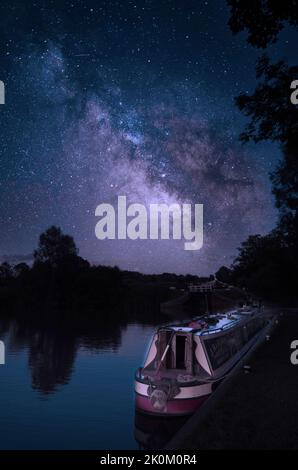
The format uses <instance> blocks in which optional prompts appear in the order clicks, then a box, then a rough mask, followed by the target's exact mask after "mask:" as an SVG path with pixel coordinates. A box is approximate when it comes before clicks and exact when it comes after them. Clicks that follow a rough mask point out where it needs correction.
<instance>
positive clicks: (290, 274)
mask: <svg viewBox="0 0 298 470" xmlns="http://www.w3.org/2000/svg"><path fill="white" fill-rule="evenodd" d="M227 3H228V5H229V6H230V7H231V17H230V21H229V25H230V27H231V29H232V31H233V32H234V33H238V32H240V31H243V30H245V29H246V30H247V31H248V42H249V43H250V44H252V45H254V46H256V47H261V48H265V47H266V46H267V45H268V44H269V43H272V42H275V41H276V40H277V38H278V34H279V32H280V31H281V29H282V28H283V26H284V23H285V22H288V23H289V24H291V25H293V26H295V27H298V8H297V1H295V0H285V1H283V2H276V1H272V0H254V1H250V2H247V1H244V0H227ZM256 76H257V79H259V80H260V81H259V84H258V85H257V87H256V89H255V91H254V93H252V94H251V95H246V94H244V93H242V94H240V95H239V96H238V97H237V98H236V104H237V105H238V107H239V109H240V110H241V111H242V112H243V113H244V114H245V115H246V116H247V117H248V118H250V121H249V123H248V124H247V126H246V128H245V129H244V131H243V132H242V133H241V135H240V140H242V142H249V141H253V142H260V141H262V140H270V141H272V142H276V143H278V144H280V146H281V150H282V159H281V160H280V162H279V163H278V165H277V167H276V169H275V170H274V171H273V172H272V173H271V175H270V178H271V182H272V192H273V194H274V195H275V201H276V206H277V208H278V209H279V222H278V225H277V228H276V229H275V230H273V231H272V232H271V233H270V234H268V235H266V236H263V237H262V236H260V235H254V236H251V237H249V238H248V239H247V240H246V241H245V242H244V243H242V246H241V247H240V249H239V256H238V258H237V259H236V260H235V262H234V265H233V276H234V278H235V280H238V281H239V282H240V283H242V284H243V285H246V286H247V287H248V288H251V289H252V290H255V291H258V292H263V293H264V294H265V295H267V296H268V297H273V296H276V295H278V293H279V294H280V295H281V294H282V295H284V296H285V297H286V298H287V299H290V298H296V299H297V292H296V279H297V276H298V266H297V262H296V260H297V258H298V236H297V233H298V230H297V229H298V214H297V209H298V158H297V157H298V107H297V106H295V105H293V104H292V103H291V101H290V95H291V88H290V85H291V83H292V81H293V80H295V79H297V77H298V66H289V65H288V64H286V63H285V62H284V61H279V62H277V63H275V64H271V63H270V61H269V59H268V57H267V56H266V55H263V56H262V57H261V58H260V59H259V61H258V64H257V67H256Z"/></svg>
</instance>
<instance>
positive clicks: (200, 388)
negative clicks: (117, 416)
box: [135, 379, 212, 416]
mask: <svg viewBox="0 0 298 470" xmlns="http://www.w3.org/2000/svg"><path fill="white" fill-rule="evenodd" d="M148 389H149V386H148V384H145V383H144V382H142V381H139V380H138V379H136V381H135V406H136V409H137V410H138V411H141V412H143V413H147V414H151V415H158V416H169V415H171V416H183V415H190V414H192V413H194V412H195V411H196V410H197V409H198V408H199V407H200V406H201V405H202V404H203V403H204V402H205V401H206V399H207V398H208V397H209V396H210V395H211V393H212V386H211V384H200V385H195V386H181V385H180V392H179V393H178V395H177V396H176V397H174V398H171V399H169V400H167V403H166V406H165V407H164V408H163V409H158V408H155V407H154V406H153V404H152V401H151V399H150V396H149V393H148Z"/></svg>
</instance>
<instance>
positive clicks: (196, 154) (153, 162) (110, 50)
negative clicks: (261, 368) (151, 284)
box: [0, 0, 297, 274]
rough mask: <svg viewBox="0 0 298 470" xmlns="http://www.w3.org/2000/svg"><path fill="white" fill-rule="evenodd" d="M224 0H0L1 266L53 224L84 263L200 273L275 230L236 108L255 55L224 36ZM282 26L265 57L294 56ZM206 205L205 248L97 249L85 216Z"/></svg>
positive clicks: (266, 147) (266, 150) (264, 168)
mask: <svg viewBox="0 0 298 470" xmlns="http://www.w3.org/2000/svg"><path fill="white" fill-rule="evenodd" d="M228 18H229V11H228V7H227V6H226V3H225V1H224V0H212V1H199V0H197V1H192V0H184V1H182V0H180V1H173V0H172V1H170V0H158V1H155V0H147V1H146V0H143V1H125V0H124V1H114V0H109V1H100V0H98V1H88V0H85V1H76V0H73V1H62V0H59V1H54V0H53V1H50V0H48V1H38V2H32V1H30V0H28V1H26V2H24V1H21V0H20V1H16V0H15V1H13V0H12V1H6V0H4V1H1V7H0V64H1V67H0V79H1V80H3V81H4V83H5V85H6V104H5V105H3V106H0V122H1V128H0V135H1V146H0V259H2V260H3V259H8V260H10V259H21V258H22V257H23V258H24V259H25V258H26V256H27V255H30V253H32V251H33V249H34V248H35V247H36V245H37V242H38V236H39V234H40V233H41V232H42V231H43V230H45V229H46V228H47V227H48V226H50V225H52V224H55V225H59V226H60V227H61V228H62V230H63V231H64V232H66V233H69V234H71V235H73V236H74V238H75V241H76V243H77V245H78V247H79V250H80V255H81V256H83V257H85V258H87V259H88V260H89V261H91V262H94V263H95V262H96V263H101V264H105V265H118V266H119V267H120V268H123V269H131V270H139V271H142V272H145V273H150V272H151V273H152V272H164V271H168V272H176V273H196V274H210V273H212V272H214V271H215V270H216V269H217V268H218V267H220V266H221V265H223V264H226V265H229V264H230V263H231V262H232V261H233V258H234V256H235V254H236V253H237V247H238V246H239V245H240V243H241V242H242V241H244V240H245V238H246V237H247V236H248V235H249V234H253V233H261V234H264V233H266V232H268V231H269V230H271V229H272V228H273V226H274V224H275V222H276V215H277V214H276V210H275V208H274V200H273V196H272V195H271V188H270V181H269V177H268V172H270V171H272V170H273V169H274V167H275V165H276V163H277V161H278V159H279V158H280V152H279V149H278V148H277V147H276V146H273V145H271V144H258V145H248V146H247V145H246V146H243V145H241V144H240V143H239V141H238V136H239V133H240V132H241V131H242V130H243V127H244V125H245V122H246V121H245V119H244V117H243V116H242V115H241V113H240V112H239V111H238V110H237V108H236V106H235V104H234V101H233V99H234V97H235V96H237V95H238V94H239V93H240V92H241V91H244V92H247V93H251V92H252V91H253V90H254V88H255V85H256V80H255V63H256V60H257V57H258V56H259V55H260V54H261V51H259V50H257V49H254V48H253V47H251V46H249V45H247V43H246V34H245V33H242V34H241V35H237V36H233V35H232V33H231V32H230V30H229V27H228V25H227V21H228ZM295 44H297V37H296V33H294V32H293V31H291V30H290V29H287V28H286V29H285V30H284V31H283V32H282V34H281V35H280V38H279V41H278V43H277V44H275V45H274V46H271V47H270V48H268V53H269V55H270V57H271V58H273V59H277V58H283V57H285V58H287V59H288V60H289V61H290V62H291V60H293V58H294V55H295V50H294V49H295V48H294V45H295ZM118 195H127V197H128V199H129V201H130V202H139V203H143V204H145V205H148V204H150V203H151V202H165V203H168V204H169V203H171V202H179V203H182V202H192V203H203V204H204V246H203V248H202V249H201V250H199V251H193V252H188V251H185V250H184V249H183V241H149V240H146V241H127V240H126V241H125V240H124V241H112V240H109V241H108V240H106V241H99V240H97V239H96V237H95V233H94V229H95V225H96V222H97V219H96V217H95V215H94V211H95V208H96V206H97V205H98V204H100V203H102V202H111V203H115V202H116V200H117V196H118Z"/></svg>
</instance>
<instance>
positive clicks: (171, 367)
mask: <svg viewBox="0 0 298 470" xmlns="http://www.w3.org/2000/svg"><path fill="white" fill-rule="evenodd" d="M267 323H268V319H267V317H266V316H265V315H264V313H263V311H262V308H261V307H259V306H256V305H251V306H243V307H241V308H239V309H235V310H232V311H229V312H226V313H216V314H210V315H203V316H200V317H198V318H195V319H193V320H191V321H189V322H184V323H182V324H178V325H167V326H163V327H160V328H159V329H158V330H157V332H156V333H155V334H154V336H153V338H152V341H151V344H150V346H149V349H148V353H147V356H146V359H145V362H144V365H143V367H140V368H139V369H138V370H137V372H136V375H135V405H136V409H137V410H139V411H141V412H144V413H150V414H155V415H173V416H179V415H187V414H191V413H193V412H194V411H195V410H196V409H197V408H198V407H199V406H200V405H201V404H202V403H203V402H204V401H205V400H206V399H207V398H208V397H209V396H210V394H211V393H212V391H213V390H214V389H215V388H216V387H217V386H218V385H219V383H220V382H221V381H222V380H223V379H224V378H225V377H226V376H227V374H229V372H230V371H231V370H232V369H233V367H234V366H235V365H236V364H237V363H238V362H239V360H240V359H241V358H242V357H243V356H244V354H245V353H246V352H247V351H248V350H249V349H250V348H251V347H252V345H253V344H254V343H255V341H256V340H257V338H258V336H259V334H260V332H261V331H262V330H263V328H264V327H265V326H266V324H267Z"/></svg>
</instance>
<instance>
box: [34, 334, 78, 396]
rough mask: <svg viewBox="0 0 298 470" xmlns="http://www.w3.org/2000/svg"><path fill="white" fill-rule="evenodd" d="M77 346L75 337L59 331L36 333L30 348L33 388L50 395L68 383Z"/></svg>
mask: <svg viewBox="0 0 298 470" xmlns="http://www.w3.org/2000/svg"><path fill="white" fill-rule="evenodd" d="M77 346H78V341H77V339H76V338H75V337H74V336H73V335H65V334H64V333H63V332H60V331H59V330H58V331H57V330H46V331H45V330H43V331H39V332H37V333H35V335H33V337H32V338H31V342H30V346H29V367H30V369H31V372H32V386H33V388H36V389H38V390H40V391H42V392H43V393H45V394H48V393H51V392H54V391H55V389H56V387H57V385H63V384H66V383H68V382H69V379H70V376H71V373H72V369H73V364H74V360H75V356H76V352H77Z"/></svg>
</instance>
